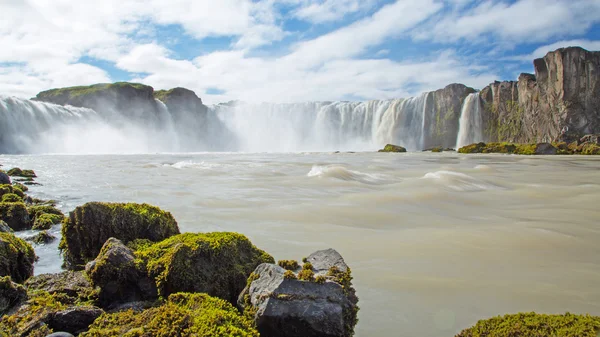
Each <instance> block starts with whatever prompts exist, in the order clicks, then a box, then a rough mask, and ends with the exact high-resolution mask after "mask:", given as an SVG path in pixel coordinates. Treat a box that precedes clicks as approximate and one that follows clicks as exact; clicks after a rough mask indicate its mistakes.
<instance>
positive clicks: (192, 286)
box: [135, 232, 275, 303]
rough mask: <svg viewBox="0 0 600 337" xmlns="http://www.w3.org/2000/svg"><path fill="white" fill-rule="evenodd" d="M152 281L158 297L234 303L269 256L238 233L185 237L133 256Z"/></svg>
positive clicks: (142, 249)
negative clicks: (197, 295) (199, 296)
mask: <svg viewBox="0 0 600 337" xmlns="http://www.w3.org/2000/svg"><path fill="white" fill-rule="evenodd" d="M135 255H136V257H137V258H138V259H140V260H141V261H143V263H144V264H145V265H146V268H147V271H148V275H149V276H150V277H151V278H152V279H154V280H155V282H156V286H157V288H158V293H159V295H161V296H163V297H167V296H168V295H170V294H172V293H176V292H202V293H207V294H209V295H210V296H215V297H219V298H222V299H225V300H227V301H230V302H231V303H235V302H236V301H237V298H238V295H239V293H240V292H241V291H242V290H243V289H244V287H245V286H246V280H247V278H248V276H249V275H250V274H251V273H252V271H253V270H254V269H255V268H256V267H257V266H258V265H260V264H261V263H274V262H275V260H274V259H273V257H272V256H270V255H269V254H267V253H265V252H264V251H262V250H260V249H258V248H256V247H255V246H254V245H253V244H252V243H251V242H250V240H248V238H246V237H245V236H244V235H242V234H238V233H228V232H222V233H199V234H194V233H185V234H181V235H177V236H173V237H171V238H169V239H166V240H164V241H162V242H159V243H155V244H152V245H148V244H143V245H140V247H138V249H137V250H136V252H135Z"/></svg>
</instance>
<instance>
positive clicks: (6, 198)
mask: <svg viewBox="0 0 600 337" xmlns="http://www.w3.org/2000/svg"><path fill="white" fill-rule="evenodd" d="M1 202H23V198H21V197H20V196H18V195H16V194H14V193H6V194H4V195H3V196H2V201H1Z"/></svg>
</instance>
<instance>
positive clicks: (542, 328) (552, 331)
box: [456, 312, 600, 337]
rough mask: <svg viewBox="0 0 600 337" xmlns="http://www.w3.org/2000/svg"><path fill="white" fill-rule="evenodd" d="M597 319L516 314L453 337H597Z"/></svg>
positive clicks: (599, 330)
mask: <svg viewBox="0 0 600 337" xmlns="http://www.w3.org/2000/svg"><path fill="white" fill-rule="evenodd" d="M599 334H600V317H595V316H589V315H573V314H570V313H566V314H564V315H544V314H536V313H534V312H530V313H518V314H513V315H505V316H497V317H493V318H490V319H486V320H481V321H479V322H477V324H475V326H473V327H471V328H469V329H465V330H463V331H462V332H461V333H459V334H458V335H456V337H598V335H599Z"/></svg>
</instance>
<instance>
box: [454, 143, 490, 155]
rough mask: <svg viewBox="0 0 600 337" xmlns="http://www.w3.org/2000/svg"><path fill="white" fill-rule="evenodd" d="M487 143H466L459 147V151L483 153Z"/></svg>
mask: <svg viewBox="0 0 600 337" xmlns="http://www.w3.org/2000/svg"><path fill="white" fill-rule="evenodd" d="M485 146H486V144H485V143H483V142H479V143H473V144H469V145H465V146H463V147H461V148H460V149H458V153H482V152H483V150H484V149H485Z"/></svg>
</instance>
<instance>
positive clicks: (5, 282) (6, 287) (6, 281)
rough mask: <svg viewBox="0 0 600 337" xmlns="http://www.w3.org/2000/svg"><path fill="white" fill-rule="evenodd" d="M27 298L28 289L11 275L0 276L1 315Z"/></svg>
mask: <svg viewBox="0 0 600 337" xmlns="http://www.w3.org/2000/svg"><path fill="white" fill-rule="evenodd" d="M26 299H27V291H26V290H25V288H24V287H23V286H22V285H20V284H17V283H14V282H13V281H12V280H11V279H10V277H9V276H3V277H0V317H2V316H3V315H4V314H6V313H8V312H9V311H11V310H12V309H13V308H15V307H16V306H17V305H19V304H21V303H22V302H24V301H25V300H26Z"/></svg>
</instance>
